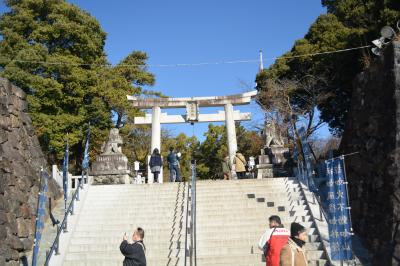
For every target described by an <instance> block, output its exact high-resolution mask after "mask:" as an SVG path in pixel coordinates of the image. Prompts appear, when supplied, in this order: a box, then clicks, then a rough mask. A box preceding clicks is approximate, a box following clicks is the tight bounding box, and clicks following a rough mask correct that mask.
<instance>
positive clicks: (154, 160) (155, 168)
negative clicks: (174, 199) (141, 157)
mask: <svg viewBox="0 0 400 266" xmlns="http://www.w3.org/2000/svg"><path fill="white" fill-rule="evenodd" d="M149 165H150V170H151V172H152V173H153V176H154V183H157V182H158V175H159V174H160V172H161V167H162V165H163V163H162V158H161V155H160V152H159V151H158V149H157V148H155V149H154V150H153V154H152V155H151V157H150V163H149Z"/></svg>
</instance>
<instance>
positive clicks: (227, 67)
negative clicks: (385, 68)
mask: <svg viewBox="0 0 400 266" xmlns="http://www.w3.org/2000/svg"><path fill="white" fill-rule="evenodd" d="M68 2H71V3H73V4H75V5H77V6H79V7H80V8H82V9H84V10H85V11H87V12H89V13H90V14H91V15H93V16H94V17H96V18H97V20H98V21H99V22H100V24H101V26H102V27H103V29H104V31H105V32H107V41H106V46H105V50H106V53H107V56H108V59H109V61H110V62H111V63H112V64H116V63H118V62H119V61H120V60H122V59H123V58H124V57H125V56H126V55H128V54H129V53H130V52H131V51H133V50H141V51H144V52H146V53H147V54H148V56H149V61H148V63H149V64H150V65H155V64H178V63H202V62H220V61H232V60H255V59H257V58H258V51H259V50H260V49H261V50H263V53H264V58H265V59H264V65H265V67H268V65H269V64H271V63H273V60H271V59H270V58H274V57H277V56H280V55H281V54H283V53H284V52H285V51H287V50H289V49H290V48H291V47H292V45H293V43H294V41H295V40H296V39H299V38H302V37H303V36H304V34H305V33H306V32H307V30H308V28H309V26H310V25H311V24H312V23H313V22H314V20H315V19H316V18H317V17H318V16H319V15H320V14H322V13H325V12H326V11H325V9H324V8H322V6H321V1H319V0H308V1H298V0H280V1H272V0H263V1H261V0H257V1H239V0H230V1H227V0H202V1H188V0H186V1H183V0H182V1H175V0H171V1H154V0H146V1H134V0H114V1H88V0H86V1H83V0H69V1H68ZM3 5H4V4H3ZM3 7H4V6H3ZM2 9H3V8H2ZM149 70H150V72H152V73H154V74H155V76H156V84H155V86H154V87H153V88H152V89H154V90H158V91H161V92H163V93H164V94H165V95H168V96H173V97H188V96H214V95H229V94H236V93H241V92H244V91H246V90H249V88H252V87H254V85H255V84H254V79H255V75H256V73H257V71H258V63H243V64H219V65H205V66H188V67H150V68H149ZM236 109H238V110H241V111H244V112H252V113H253V121H251V122H246V123H245V125H246V126H251V125H253V124H261V123H262V121H263V113H262V111H261V109H260V108H259V107H258V106H257V104H255V103H252V104H251V105H249V106H246V107H237V108H236ZM201 111H202V112H206V113H210V112H215V111H216V109H211V110H202V109H201ZM167 112H168V113H171V114H178V113H182V114H183V112H184V110H168V111H167ZM162 127H164V128H168V129H170V130H172V131H173V133H175V134H178V133H180V132H184V133H186V134H187V135H192V132H193V129H192V127H191V126H190V125H189V124H183V125H168V126H167V125H163V126H162ZM206 130H207V124H196V125H195V130H194V132H195V135H196V136H197V137H198V138H199V139H203V133H204V132H205V131H206ZM327 134H328V131H327V129H326V127H325V128H323V129H322V130H320V135H321V136H326V135H327Z"/></svg>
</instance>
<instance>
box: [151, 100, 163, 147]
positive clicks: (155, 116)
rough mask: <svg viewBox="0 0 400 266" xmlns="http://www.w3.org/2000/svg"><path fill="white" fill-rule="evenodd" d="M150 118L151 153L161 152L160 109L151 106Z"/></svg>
mask: <svg viewBox="0 0 400 266" xmlns="http://www.w3.org/2000/svg"><path fill="white" fill-rule="evenodd" d="M152 110H153V113H152V116H151V152H153V151H154V149H156V148H157V149H158V150H159V151H160V152H161V120H160V117H161V108H160V106H153V108H152Z"/></svg>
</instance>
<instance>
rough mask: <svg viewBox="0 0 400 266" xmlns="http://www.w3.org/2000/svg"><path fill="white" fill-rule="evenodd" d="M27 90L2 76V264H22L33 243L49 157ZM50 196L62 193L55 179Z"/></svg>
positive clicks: (0, 254) (0, 214) (0, 199)
mask: <svg viewBox="0 0 400 266" xmlns="http://www.w3.org/2000/svg"><path fill="white" fill-rule="evenodd" d="M25 98H26V96H25V93H24V92H23V91H22V90H21V89H19V88H18V87H16V86H13V85H12V84H11V83H10V82H8V81H7V80H5V79H2V78H0V265H19V260H20V258H22V257H23V256H27V257H29V253H30V250H32V247H33V239H34V233H35V218H36V208H37V196H38V182H39V170H40V168H41V167H44V168H47V163H46V159H45V157H44V155H43V153H42V151H41V148H40V146H39V142H38V139H37V137H36V136H35V132H34V129H33V127H32V123H31V120H30V118H29V115H28V113H27V103H26V101H25ZM49 196H52V197H59V196H60V194H59V191H58V188H57V186H56V185H55V182H53V181H50V182H49Z"/></svg>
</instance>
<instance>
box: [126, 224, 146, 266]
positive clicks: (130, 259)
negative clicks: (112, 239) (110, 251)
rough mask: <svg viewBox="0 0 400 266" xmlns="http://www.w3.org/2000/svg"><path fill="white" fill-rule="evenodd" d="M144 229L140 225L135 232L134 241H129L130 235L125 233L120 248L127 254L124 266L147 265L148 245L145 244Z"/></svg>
mask: <svg viewBox="0 0 400 266" xmlns="http://www.w3.org/2000/svg"><path fill="white" fill-rule="evenodd" d="M143 238H144V230H143V229H142V228H140V227H138V228H137V229H136V230H135V232H134V233H133V236H132V240H133V243H132V244H130V243H128V236H127V235H126V234H125V235H124V238H123V241H122V243H121V245H120V246H119V249H120V250H121V253H122V255H124V256H125V259H124V263H123V266H146V255H145V251H146V247H145V246H144V244H143Z"/></svg>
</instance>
